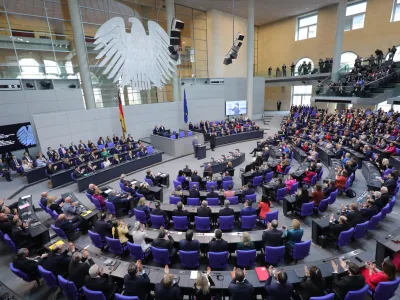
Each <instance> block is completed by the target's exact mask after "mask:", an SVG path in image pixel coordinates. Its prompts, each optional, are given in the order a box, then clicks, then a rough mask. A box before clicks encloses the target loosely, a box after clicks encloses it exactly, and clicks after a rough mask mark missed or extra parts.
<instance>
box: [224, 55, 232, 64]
mask: <svg viewBox="0 0 400 300" xmlns="http://www.w3.org/2000/svg"><path fill="white" fill-rule="evenodd" d="M231 63H232V58H231V57H230V56H229V55H227V56H225V58H224V65H230V64H231Z"/></svg>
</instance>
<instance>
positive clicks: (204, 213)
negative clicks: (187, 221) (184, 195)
mask: <svg viewBox="0 0 400 300" xmlns="http://www.w3.org/2000/svg"><path fill="white" fill-rule="evenodd" d="M197 216H199V217H209V218H211V208H209V207H208V202H207V201H206V200H203V201H202V202H201V206H200V207H198V208H197Z"/></svg>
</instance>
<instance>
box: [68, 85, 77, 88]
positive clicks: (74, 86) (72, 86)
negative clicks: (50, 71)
mask: <svg viewBox="0 0 400 300" xmlns="http://www.w3.org/2000/svg"><path fill="white" fill-rule="evenodd" d="M68 87H69V88H70V89H76V84H70V85H69V86H68Z"/></svg>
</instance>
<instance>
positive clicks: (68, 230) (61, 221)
mask: <svg viewBox="0 0 400 300" xmlns="http://www.w3.org/2000/svg"><path fill="white" fill-rule="evenodd" d="M80 225H81V220H80V218H79V216H74V217H73V216H72V215H69V216H68V217H67V216H66V215H65V214H61V215H58V217H57V220H56V223H55V224H54V226H56V227H58V228H60V229H61V230H63V231H64V232H65V234H66V235H67V236H72V235H73V234H74V233H75V231H76V229H77V228H79V226H80Z"/></svg>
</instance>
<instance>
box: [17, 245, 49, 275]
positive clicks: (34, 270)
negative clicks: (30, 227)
mask: <svg viewBox="0 0 400 300" xmlns="http://www.w3.org/2000/svg"><path fill="white" fill-rule="evenodd" d="M28 256H29V250H28V249H27V248H21V249H19V250H18V252H17V255H16V258H15V259H14V261H13V265H14V268H16V269H18V270H20V271H21V272H24V273H25V274H26V275H28V277H29V278H30V279H32V280H36V282H37V283H39V279H40V278H41V276H40V273H39V269H38V266H39V265H40V264H41V263H42V259H43V258H45V257H47V254H42V256H41V257H40V259H39V260H38V262H36V261H35V260H33V259H30V258H28Z"/></svg>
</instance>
